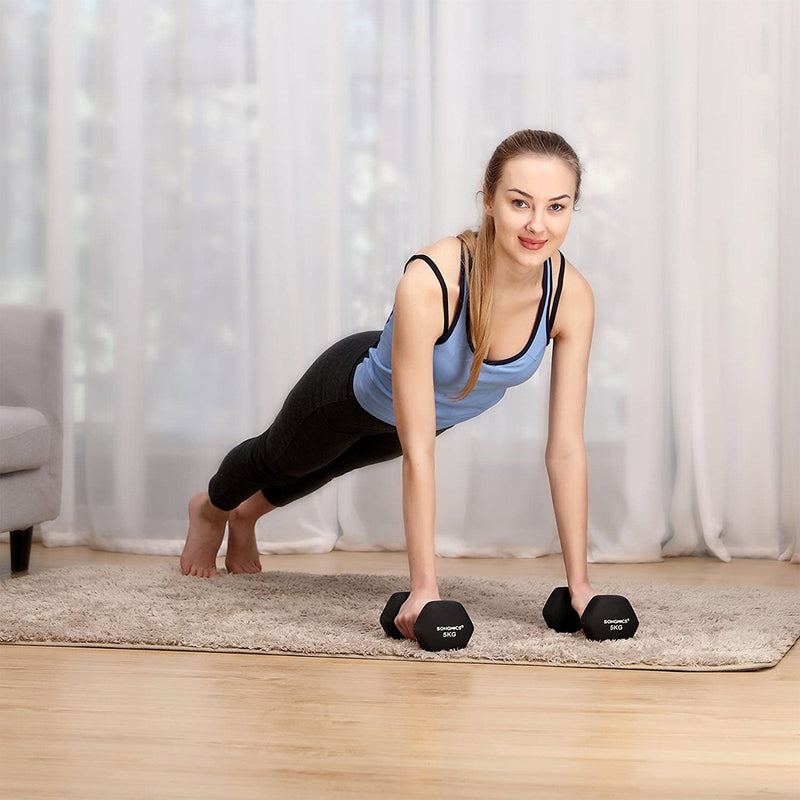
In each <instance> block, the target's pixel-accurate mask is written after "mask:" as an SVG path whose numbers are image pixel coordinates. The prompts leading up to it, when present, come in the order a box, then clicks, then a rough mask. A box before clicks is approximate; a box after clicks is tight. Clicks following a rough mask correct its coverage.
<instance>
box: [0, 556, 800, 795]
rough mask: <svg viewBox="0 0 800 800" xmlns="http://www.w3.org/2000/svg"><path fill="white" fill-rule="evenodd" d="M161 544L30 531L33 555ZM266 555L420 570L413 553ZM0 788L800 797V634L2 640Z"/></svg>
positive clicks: (750, 579) (47, 559)
mask: <svg viewBox="0 0 800 800" xmlns="http://www.w3.org/2000/svg"><path fill="white" fill-rule="evenodd" d="M8 549H9V548H8V545H7V544H5V545H0V580H6V579H8V578H9V572H8V563H9V553H8ZM163 560H165V559H162V558H158V557H149V556H134V555H121V554H115V553H103V552H96V551H92V550H89V549H87V548H43V547H41V546H40V545H37V544H34V549H33V554H32V557H31V572H32V573H33V572H37V571H41V570H42V569H46V568H49V567H55V566H62V565H66V564H74V563H98V564H100V563H102V564H110V563H114V564H120V563H122V564H144V563H152V562H156V561H163ZM171 560H172V561H175V562H176V563H177V559H174V558H173V559H171ZM219 563H220V566H221V562H219ZM262 564H263V567H264V569H265V570H268V569H286V570H305V571H309V572H370V571H372V572H380V573H386V574H398V575H401V576H404V575H406V574H407V572H406V569H407V567H406V561H405V554H403V553H345V552H334V553H330V554H326V555H310V556H269V557H268V556H262ZM437 570H438V574H439V575H440V576H441V575H455V574H467V573H469V574H475V575H487V576H508V577H512V576H513V577H520V576H526V575H527V576H532V577H541V576H547V577H551V578H552V580H553V585H554V586H555V585H563V584H564V579H563V578H564V570H563V562H562V561H561V557H560V556H558V555H556V556H548V557H545V558H538V559H439V560H438V564H437ZM589 574H590V579H591V580H592V581H593V582H594V583H597V582H600V581H602V580H603V579H618V578H628V579H630V580H632V581H634V580H635V581H641V580H653V581H657V582H674V583H687V582H688V583H696V584H703V585H713V584H720V585H721V584H728V585H730V584H758V585H764V586H781V587H791V588H799V587H800V567H798V566H797V565H790V564H787V563H783V562H775V561H761V560H744V559H742V560H734V561H732V562H730V563H727V564H725V563H722V562H719V561H716V560H713V559H696V558H680V559H669V560H667V561H665V562H663V563H659V564H591V565H590V566H589ZM198 580H201V579H198ZM399 580H400V582H402V579H399ZM0 613H2V609H1V608H0ZM0 797H1V798H3V800H16V799H17V798H20V799H21V798H36V799H37V800H45V799H46V798H58V799H59V800H64V798H81V800H89V799H90V798H102V799H103V800H111V799H112V798H113V800H123V799H125V798H192V800H200V798H226V799H228V798H230V799H231V800H232V799H233V798H326V799H327V798H379V799H380V800H388V799H389V798H404V799H406V798H407V799H409V800H415V799H416V798H434V797H435V798H476V799H477V798H480V800H495V798H546V799H547V800H551V799H552V800H560V799H561V798H564V799H565V800H566V799H567V798H569V799H570V800H573V799H575V798H614V799H615V800H628V799H629V798H630V799H631V800H632V799H633V798H636V799H637V800H640V799H643V798H647V799H648V800H649V799H650V798H664V799H665V800H666V799H667V798H669V800H679V799H681V798H689V799H690V800H700V798H724V799H725V800H732V799H733V798H800V645H795V647H794V648H793V649H792V650H791V651H790V652H789V653H788V654H787V656H786V657H785V658H784V659H783V660H782V661H781V663H780V664H778V666H776V667H774V668H772V669H768V670H763V671H759V672H741V673H720V672H710V673H685V672H652V671H639V670H635V671H634V670H611V669H590V668H585V669H584V668H564V667H533V666H513V665H483V664H480V665H478V664H442V663H424V662H423V663H418V662H411V661H409V662H405V661H370V660H363V659H344V658H318V657H294V656H265V655H233V654H221V653H220V654H217V653H191V652H161V651H143V650H109V649H92V648H72V647H30V646H27V647H26V646H13V645H5V646H0Z"/></svg>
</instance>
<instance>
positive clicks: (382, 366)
mask: <svg viewBox="0 0 800 800" xmlns="http://www.w3.org/2000/svg"><path fill="white" fill-rule="evenodd" d="M465 249H466V248H465V245H464V242H463V241H462V242H461V273H460V278H459V285H460V291H459V295H458V305H457V307H456V312H455V316H454V317H453V322H452V324H450V326H449V328H448V322H449V313H448V305H447V301H448V298H447V285H446V283H445V280H444V278H443V277H442V273H441V272H440V270H439V268H438V267H437V266H436V264H435V263H434V262H433V259H431V258H430V257H428V256H426V255H424V254H421V253H420V254H417V255H413V256H411V258H409V259H408V261H406V264H405V267H404V268H403V272H405V270H406V268H407V267H408V265H409V264H410V263H411V262H412V261H413V260H414V259H416V258H421V259H423V260H424V261H426V262H427V263H428V265H429V266H430V267H431V269H432V270H433V272H434V274H435V275H436V277H437V278H438V279H439V283H440V284H441V286H442V294H443V296H444V321H445V325H444V327H445V332H444V333H443V334H442V335H441V336H440V337H439V338H438V339H437V340H436V342H435V344H434V347H433V386H434V396H435V401H436V429H437V430H441V429H443V428H448V427H450V426H451V425H455V424H456V423H459V422H464V421H465V420H468V419H471V418H472V417H476V416H478V414H480V413H482V412H483V411H486V409H488V408H491V407H492V406H493V405H495V404H496V403H498V402H499V401H500V399H501V398H502V397H503V395H504V394H505V392H506V389H508V388H509V387H510V386H517V385H518V384H520V383H524V382H525V381H526V380H528V378H530V377H531V376H532V375H533V374H534V373H535V372H536V370H537V369H538V368H539V365H540V364H541V363H542V358H543V357H544V353H545V350H546V348H547V345H548V344H549V343H550V330H551V329H552V325H553V321H554V319H555V313H556V310H557V308H558V300H559V297H560V295H561V286H562V281H563V277H564V255H563V253H561V269H560V272H559V276H558V289H557V291H556V294H555V297H552V292H551V289H552V285H553V276H552V265H551V262H550V259H549V258H548V259H547V261H545V264H544V270H543V271H542V299H541V302H540V303H539V308H538V311H537V313H536V319H535V320H534V322H533V327H532V329H531V334H530V337H529V338H528V342H527V344H526V345H525V347H524V348H523V349H522V350H521V351H520V352H519V353H517V355H515V356H512V357H511V358H505V359H502V360H499V361H491V360H489V359H484V361H483V364H482V365H481V371H480V373H479V376H478V382H477V383H476V384H475V388H474V389H473V390H472V392H471V393H470V394H469V395H468V396H467V397H466V398H465V399H464V400H455V399H454V398H455V397H456V395H458V394H459V393H460V392H461V390H462V389H463V388H464V386H466V384H467V379H468V378H469V372H470V368H471V366H472V358H473V355H474V349H473V346H472V341H471V340H470V336H469V303H468V302H467V300H468V296H467V291H468V281H467V272H466V269H465V267H464V250H465ZM467 252H468V256H469V270H470V272H471V271H472V255H471V254H470V253H469V251H467ZM559 252H560V251H559ZM551 307H552V310H551ZM393 331H394V309H392V312H391V314H389V318H388V319H387V321H386V325H385V326H384V329H383V332H382V333H381V337H380V340H379V341H378V343H377V345H376V346H375V347H371V348H370V350H369V352H368V354H367V355H366V357H365V358H364V360H363V361H362V362H361V363H360V364H359V365H358V366H357V367H356V370H355V373H354V375H353V391H354V393H355V396H356V399H357V400H358V402H359V404H360V405H361V407H362V408H364V409H365V410H366V411H368V412H369V413H370V414H372V415H373V416H374V417H377V418H378V419H380V420H383V421H384V422H387V423H389V424H390V425H394V424H395V419H394V405H393V403H392V334H393Z"/></svg>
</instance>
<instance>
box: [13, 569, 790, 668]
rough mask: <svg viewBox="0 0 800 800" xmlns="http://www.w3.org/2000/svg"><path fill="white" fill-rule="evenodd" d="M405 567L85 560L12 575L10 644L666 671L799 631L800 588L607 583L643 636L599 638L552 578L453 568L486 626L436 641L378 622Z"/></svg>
mask: <svg viewBox="0 0 800 800" xmlns="http://www.w3.org/2000/svg"><path fill="white" fill-rule="evenodd" d="M406 581H407V579H406V578H404V577H402V576H392V575H364V574H352V573H350V574H340V575H315V574H310V573H305V572H283V571H275V572H263V573H258V574H255V575H229V574H226V573H225V572H224V571H223V572H222V574H221V576H220V577H219V578H213V579H204V578H192V577H186V576H183V575H182V574H181V573H180V569H179V567H178V566H177V564H176V565H175V566H171V565H168V564H164V565H157V566H145V567H139V568H132V567H125V566H72V567H63V568H59V569H51V570H46V571H43V572H40V573H38V574H34V575H23V576H19V577H14V578H10V579H8V580H5V581H3V582H0V642H5V643H22V644H48V645H53V644H70V645H87V644H89V645H93V646H98V645H99V646H107V647H124V648H148V647H150V648H157V649H176V650H179V649H188V650H214V651H224V652H247V653H251V652H253V653H273V654H277V653H283V654H300V655H317V656H319V655H324V656H346V657H362V658H406V659H418V660H424V661H459V662H478V663H487V662H492V663H510V664H535V665H550V666H554V665H558V666H572V667H574V666H582V667H606V668H628V669H655V670H683V671H706V670H722V671H733V670H754V669H765V668H766V667H772V666H774V665H775V664H777V663H778V661H780V659H781V658H782V657H783V656H784V655H785V654H786V653H787V652H788V650H789V649H790V648H791V647H792V645H793V644H794V642H795V641H796V640H797V639H798V637H800V592H798V591H792V590H786V589H768V588H763V587H757V586H730V587H728V586H722V587H720V586H714V587H709V586H681V585H669V584H657V583H631V582H625V583H622V582H620V581H604V582H597V581H596V582H594V583H593V587H594V589H595V591H597V592H600V593H602V594H622V595H625V596H626V597H627V598H628V599H629V600H630V601H631V603H632V605H633V607H634V609H635V611H636V614H637V616H638V618H639V629H638V631H637V632H636V635H635V636H634V637H633V638H632V639H619V640H613V641H605V642H593V641H590V640H588V639H586V637H585V636H584V635H583V633H581V632H578V633H574V634H565V633H556V632H555V631H552V630H550V629H549V628H548V627H547V626H546V625H545V622H544V619H543V618H542V611H541V610H542V606H543V605H544V602H545V601H546V600H547V597H548V595H549V594H550V591H551V590H552V589H553V588H554V584H553V582H552V581H550V580H545V579H542V578H531V579H520V578H514V579H499V578H478V577H447V576H446V577H440V578H439V590H440V594H441V596H442V599H454V600H459V601H460V602H461V603H463V604H464V606H465V607H466V609H467V611H468V612H469V615H470V617H471V618H472V621H473V622H474V624H475V633H474V634H473V636H472V639H471V640H470V642H469V645H468V646H467V647H466V648H465V649H463V650H456V651H444V652H439V653H431V652H426V651H424V650H422V649H420V648H419V646H418V645H417V644H416V643H414V642H411V641H408V640H405V639H404V640H399V641H398V640H395V639H390V638H388V637H387V636H385V634H384V633H383V630H382V629H381V627H380V624H379V622H378V617H379V616H380V613H381V610H382V609H383V606H384V604H385V603H386V600H387V599H388V597H389V595H390V594H391V593H392V592H395V591H403V590H407V588H408V587H407V586H405V583H406Z"/></svg>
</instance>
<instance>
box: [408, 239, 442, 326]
mask: <svg viewBox="0 0 800 800" xmlns="http://www.w3.org/2000/svg"><path fill="white" fill-rule="evenodd" d="M415 258H421V259H422V260H423V261H426V262H427V263H428V266H429V267H430V268H431V269H432V270H433V274H434V275H435V276H436V277H437V278H438V279H439V285H440V286H441V287H442V298H443V301H444V303H443V304H444V328H442V335H441V336H440V337H439V339H441V338H443V337H444V336H446V335H447V329H448V328H449V327H450V307H449V305H448V302H447V284H446V283H445V280H444V277H442V273H441V271H440V270H439V267H437V266H436V264H435V263H434V261H433V259H432V258H430V257H429V256H426V255H425V254H424V253H417V254H416V255H413V256H411V258H409V259H408V261H406V264H405V266H404V267H403V272H405V271H406V267H408V265H409V264H410V263H411V262H412V261H413V260H414V259H415Z"/></svg>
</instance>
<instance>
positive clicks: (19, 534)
mask: <svg viewBox="0 0 800 800" xmlns="http://www.w3.org/2000/svg"><path fill="white" fill-rule="evenodd" d="M10 538H11V571H12V572H27V571H28V565H29V564H30V560H31V542H32V541H33V525H31V527H30V528H26V529H25V530H24V531H11V537H10Z"/></svg>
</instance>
